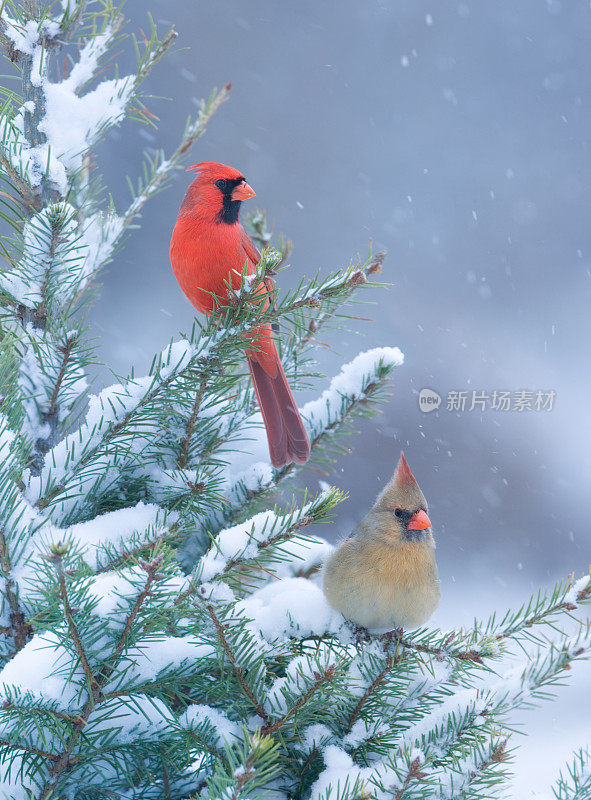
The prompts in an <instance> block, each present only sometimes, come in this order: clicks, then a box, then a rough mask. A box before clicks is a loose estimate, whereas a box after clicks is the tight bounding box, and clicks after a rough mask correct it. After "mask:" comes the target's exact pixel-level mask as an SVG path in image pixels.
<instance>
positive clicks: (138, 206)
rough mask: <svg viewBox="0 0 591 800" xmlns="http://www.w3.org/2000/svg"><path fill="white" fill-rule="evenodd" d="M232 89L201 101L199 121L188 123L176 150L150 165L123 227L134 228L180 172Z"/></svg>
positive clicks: (228, 85) (126, 212)
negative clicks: (175, 174)
mask: <svg viewBox="0 0 591 800" xmlns="http://www.w3.org/2000/svg"><path fill="white" fill-rule="evenodd" d="M231 88H232V87H231V84H229V83H228V84H227V85H226V86H224V88H223V89H221V90H220V91H219V92H218V91H217V90H216V89H214V91H213V92H212V94H211V95H210V97H209V99H208V100H207V101H202V104H201V110H200V112H199V114H198V116H197V119H196V120H195V121H194V122H192V121H191V120H190V119H189V120H188V121H187V124H186V126H185V131H184V133H183V136H182V139H181V141H180V143H179V145H178V146H177V148H176V150H175V151H174V152H173V153H172V154H171V155H170V156H169V157H168V158H166V159H165V158H164V156H163V155H161V156H160V157H159V159H158V161H159V163H158V162H156V161H155V162H152V163H150V173H149V175H148V176H147V177H146V178H145V180H144V181H141V182H140V183H139V185H138V190H137V193H136V195H135V197H134V199H133V201H132V202H131V204H130V205H129V206H128V208H127V209H126V211H124V212H123V214H122V217H121V219H122V222H123V227H124V228H128V227H129V226H130V225H131V223H132V222H133V221H134V219H135V218H136V217H137V216H138V215H139V214H140V212H141V210H142V208H143V207H144V206H145V204H146V203H147V201H148V200H149V199H150V198H151V197H153V196H154V195H155V194H156V193H157V192H158V191H159V190H160V189H161V188H162V186H163V185H164V184H165V182H166V180H167V178H168V177H169V176H170V174H171V172H173V171H174V170H176V169H180V167H181V165H182V160H183V157H184V156H185V154H186V153H187V152H188V151H189V150H190V148H191V147H192V146H193V145H194V144H195V142H196V141H197V139H199V138H200V137H201V136H202V135H203V134H204V133H205V130H206V127H207V124H208V123H209V122H210V120H211V118H212V117H213V115H214V114H215V112H216V111H217V110H218V109H219V107H220V106H221V105H222V103H224V102H225V101H226V100H227V99H228V95H229V92H230V89H231Z"/></svg>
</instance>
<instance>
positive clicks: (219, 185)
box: [215, 178, 226, 192]
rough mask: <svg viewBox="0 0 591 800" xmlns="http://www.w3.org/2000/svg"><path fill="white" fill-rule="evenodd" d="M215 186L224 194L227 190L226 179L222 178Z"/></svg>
mask: <svg viewBox="0 0 591 800" xmlns="http://www.w3.org/2000/svg"><path fill="white" fill-rule="evenodd" d="M215 185H216V186H217V187H218V189H220V190H221V191H222V192H223V191H224V189H225V188H226V181H225V179H224V178H220V179H219V181H216V182H215Z"/></svg>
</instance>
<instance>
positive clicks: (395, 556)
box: [323, 453, 440, 630]
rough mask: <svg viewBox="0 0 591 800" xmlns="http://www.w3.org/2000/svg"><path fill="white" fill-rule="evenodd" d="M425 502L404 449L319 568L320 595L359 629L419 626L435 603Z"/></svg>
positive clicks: (430, 534) (434, 567)
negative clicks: (375, 494) (368, 504)
mask: <svg viewBox="0 0 591 800" xmlns="http://www.w3.org/2000/svg"><path fill="white" fill-rule="evenodd" d="M427 510H428V507H427V501H426V500H425V497H424V495H423V493H422V491H421V490H420V488H419V485H418V483H417V482H416V480H415V477H414V475H413V474H412V472H411V471H410V467H409V466H408V464H407V463H406V459H405V457H404V453H401V454H400V460H399V462H398V466H397V467H396V471H395V472H394V475H393V476H392V479H391V481H390V483H388V485H387V486H386V487H385V488H384V489H383V490H382V492H381V493H380V494H379V496H378V498H377V500H376V502H375V504H374V506H373V508H372V509H371V510H370V512H369V513H368V514H367V516H366V517H365V518H364V519H363V520H362V521H361V522H360V523H359V525H358V526H357V528H355V530H354V531H353V533H352V534H351V535H350V536H349V538H348V539H345V541H344V542H342V543H341V544H340V545H339V546H338V547H337V548H336V549H335V550H334V551H333V553H332V554H331V555H330V556H329V558H328V560H327V562H326V565H325V567H324V574H323V588H324V593H325V595H326V598H327V600H328V602H329V603H330V605H331V606H332V607H333V608H336V609H337V610H338V611H340V612H341V614H342V615H343V616H344V617H346V618H347V619H349V620H351V621H352V622H355V623H356V624H357V625H360V626H362V627H364V628H386V629H388V630H392V629H393V628H399V627H402V628H409V627H410V628H412V627H416V626H417V625H422V624H423V623H424V622H426V621H427V620H428V619H429V617H430V616H431V614H433V612H434V611H435V609H436V608H437V606H438V605H439V597H440V590H439V578H438V576H437V564H436V563H435V541H434V539H433V532H432V530H431V521H430V519H429V517H428V516H427Z"/></svg>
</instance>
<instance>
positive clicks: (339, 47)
mask: <svg viewBox="0 0 591 800" xmlns="http://www.w3.org/2000/svg"><path fill="white" fill-rule="evenodd" d="M147 9H149V10H150V12H151V13H152V14H153V16H154V18H155V19H156V20H157V22H158V23H159V25H160V26H162V27H165V26H167V25H169V24H172V23H174V24H175V26H176V27H177V29H178V30H179V32H180V36H179V40H178V45H179V49H178V51H177V52H176V53H175V54H174V55H172V56H171V57H169V58H168V59H167V60H166V61H165V62H164V63H163V64H162V65H160V66H159V67H158V68H157V69H156V70H155V71H154V73H153V75H152V76H151V77H150V78H149V80H148V82H147V85H146V91H147V92H148V93H149V94H151V95H154V97H153V98H152V99H148V100H147V105H148V107H149V109H150V111H151V112H152V113H154V114H157V115H158V116H159V117H160V119H161V123H160V126H159V130H158V131H157V132H155V131H153V130H151V129H149V128H147V127H145V126H143V127H142V126H140V127H138V126H137V125H133V124H130V123H126V125H125V126H123V128H122V129H121V130H119V131H117V132H114V133H113V134H112V135H111V136H110V137H109V139H108V140H107V141H106V143H105V144H104V145H103V146H102V148H101V151H100V158H99V160H100V167H101V169H103V170H104V172H105V180H106V184H107V186H108V187H109V189H110V190H111V191H112V192H113V196H114V199H115V202H116V203H117V204H118V207H119V208H123V207H124V205H125V202H126V200H127V197H128V191H127V188H126V184H125V175H127V174H129V175H131V176H134V175H135V174H137V172H138V170H139V165H140V163H141V158H142V153H143V151H144V150H148V152H150V151H151V150H153V149H154V148H156V147H164V149H165V150H166V151H167V152H170V151H171V150H172V149H173V148H174V147H175V144H176V142H177V141H178V139H179V136H180V135H181V132H182V129H183V125H184V122H185V118H186V116H187V115H188V114H190V113H192V114H195V113H196V112H197V105H198V101H199V98H201V97H204V96H207V95H208V94H209V92H210V90H211V88H212V87H213V86H214V85H217V86H221V85H223V84H224V83H226V82H227V81H231V82H232V84H233V86H234V88H233V91H232V93H231V98H230V100H229V102H228V103H227V104H225V105H224V106H223V107H222V108H221V110H220V111H219V112H218V114H217V115H216V116H215V118H214V120H213V122H212V123H211V124H210V126H209V129H208V132H207V134H206V135H205V137H204V138H203V139H201V140H200V142H199V143H198V144H197V146H196V148H195V149H194V151H193V158H192V161H193V162H194V161H203V160H215V161H222V162H225V163H228V164H232V165H234V166H236V167H238V168H239V169H240V170H242V171H243V172H244V174H245V175H246V177H247V179H248V181H249V182H250V183H251V185H252V186H253V187H254V189H255V190H256V192H257V197H256V199H255V200H254V201H251V208H254V207H255V206H256V205H258V206H260V207H262V208H265V209H267V211H268V213H269V218H270V219H271V220H272V221H273V223H274V225H275V230H276V231H277V232H280V231H282V232H284V233H285V234H287V235H288V236H289V237H290V238H291V239H293V240H294V243H295V247H294V251H293V254H292V257H291V259H290V261H291V264H292V267H291V269H290V270H287V271H285V272H283V273H282V275H281V284H282V286H286V287H289V286H293V285H294V284H296V283H297V282H298V281H299V279H300V278H301V277H302V276H304V275H308V276H310V275H312V274H314V273H315V272H316V271H317V270H318V269H320V270H322V271H323V272H328V271H330V270H332V269H335V268H339V267H342V266H346V265H347V264H348V263H349V261H350V260H351V259H352V258H355V256H356V254H357V253H362V254H365V252H366V250H367V246H368V241H369V239H370V238H371V239H373V242H374V247H375V248H376V249H382V248H383V249H386V250H387V251H388V258H387V261H386V264H385V268H384V272H383V275H382V277H383V279H384V280H385V281H388V282H390V283H392V284H393V285H392V286H391V287H390V288H389V289H387V290H376V291H371V292H365V293H364V294H363V295H362V300H363V301H364V302H366V303H367V304H364V305H360V306H357V307H356V308H355V309H353V313H355V314H359V315H360V316H364V317H371V318H372V320H373V321H371V322H356V323H354V324H353V323H351V324H349V325H347V329H346V330H342V331H338V332H336V333H333V334H332V335H331V336H330V338H329V343H330V345H331V347H330V348H325V349H323V350H322V351H321V352H320V353H319V355H318V359H319V362H320V367H321V369H322V370H323V372H324V373H325V374H327V375H328V376H332V375H333V374H335V373H336V372H338V371H339V369H340V367H341V365H342V363H343V362H344V361H348V360H350V359H351V358H352V357H353V355H354V354H355V353H356V352H358V351H360V350H366V349H369V348H371V347H375V346H380V345H398V346H399V347H400V348H401V349H402V350H403V352H404V353H405V357H406V361H405V364H404V366H403V367H401V368H400V369H398V370H396V372H395V373H394V376H393V379H392V382H391V386H392V397H391V399H390V400H389V401H388V402H387V403H386V404H385V405H384V406H383V407H382V413H381V415H380V416H378V417H377V418H374V419H373V420H370V421H367V422H362V423H357V424H356V425H355V429H356V430H358V431H360V435H353V436H351V437H350V438H349V439H348V440H347V444H348V445H350V447H351V449H352V453H351V454H350V455H348V456H344V457H343V458H342V459H340V460H339V462H338V463H337V465H336V470H335V474H334V475H332V476H329V477H328V478H327V480H330V481H331V482H334V483H336V484H337V485H338V486H340V487H341V488H343V489H345V490H347V491H348V492H349V495H350V497H349V501H348V502H347V503H345V504H343V505H342V507H341V510H340V513H339V515H338V517H337V518H336V520H335V524H334V525H333V526H331V527H325V528H323V529H320V530H319V531H318V532H319V533H321V534H322V535H325V536H327V537H328V538H336V537H339V536H341V535H344V534H347V533H348V532H349V531H350V530H351V528H352V527H353V526H354V525H355V524H356V523H357V522H358V521H359V520H360V519H361V517H362V516H363V515H364V514H365V513H366V511H367V509H368V507H369V506H370V505H371V503H372V502H373V499H374V497H375V495H376V494H377V492H378V491H379V489H380V488H381V486H382V485H383V482H384V481H386V480H387V479H388V478H389V477H390V475H391V473H392V471H393V468H394V465H395V463H396V460H397V458H398V455H399V452H400V450H401V448H404V450H405V453H406V456H407V458H408V461H409V463H410V465H411V467H412V469H413V471H414V472H415V475H416V477H417V479H418V480H419V483H420V484H421V487H422V488H423V490H424V493H425V495H426V496H427V499H428V501H429V505H430V516H431V519H432V520H433V522H434V528H435V535H436V538H437V542H438V560H439V566H440V573H441V580H442V588H443V600H442V604H441V607H440V609H439V611H438V612H437V615H436V617H435V618H434V620H433V621H434V623H435V624H439V625H441V626H443V627H446V626H456V625H459V624H469V623H470V622H471V620H472V618H473V616H474V614H478V615H486V614H488V613H490V612H492V611H493V610H494V609H495V608H496V609H501V610H502V609H504V608H505V607H507V606H508V605H511V604H516V603H518V602H521V601H522V600H525V599H526V597H527V595H528V594H529V593H530V592H531V591H532V590H533V589H535V588H537V587H539V586H542V587H549V586H551V585H552V584H553V582H554V581H556V580H557V579H559V578H564V577H565V576H566V575H568V573H570V572H572V571H575V572H577V574H580V573H581V572H582V570H583V569H584V568H585V567H586V565H587V563H588V561H589V559H590V557H591V546H590V545H591V535H590V531H589V518H590V517H591V495H590V492H589V485H590V477H591V459H590V454H589V429H590V422H591V416H590V414H589V410H588V409H589V404H590V393H591V375H590V370H589V344H588V343H589V338H590V334H591V315H590V313H589V309H590V307H591V226H590V225H589V220H588V216H589V208H590V200H591V181H590V177H591V157H590V154H589V130H590V127H589V126H590V123H591V110H590V103H591V92H590V89H591V48H590V38H591V8H590V4H589V2H588V1H587V0H585V1H584V2H583V0H568V1H567V0H565V1H564V2H559V0H521V2H520V3H515V2H513V0H498V1H497V2H495V3H481V2H476V0H473V1H470V0H469V1H468V2H457V0H455V1H452V0H438V2H437V3H435V2H433V0H431V2H423V0H365V2H363V3H359V2H356V1H355V0H339V2H336V0H330V1H328V2H324V3H317V2H311V0H301V1H300V2H299V3H297V4H291V3H273V2H269V1H268V0H265V1H263V0H251V1H250V2H249V3H248V4H244V3H243V2H241V0H218V2H216V3H181V2H179V0H150V2H149V3H145V2H140V0H128V3H127V6H126V12H127V14H128V15H129V16H130V17H131V23H130V26H129V30H134V31H137V29H138V28H139V27H141V26H145V25H146V10H147ZM125 57H126V56H123V60H124V61H125ZM130 57H131V56H130ZM164 98H169V99H164ZM190 179H191V178H190V175H187V174H184V173H182V174H179V175H177V176H176V177H175V180H174V183H173V185H172V186H171V187H170V188H169V189H168V190H167V191H166V192H164V193H162V194H160V195H158V196H157V197H156V198H155V199H153V200H152V201H151V203H150V204H149V205H148V207H147V210H146V212H145V214H144V217H143V220H142V226H141V230H136V231H133V232H132V234H131V236H130V238H129V240H128V242H127V244H126V246H125V247H124V248H123V249H122V250H121V251H120V252H119V253H118V255H117V257H116V258H115V260H114V262H113V263H112V264H111V265H110V266H109V268H108V271H107V274H106V276H105V278H104V285H103V287H102V289H101V293H100V297H99V300H98V302H97V303H96V304H95V306H94V309H93V312H92V319H91V324H92V326H93V330H94V333H95V334H96V336H97V338H98V339H99V341H100V358H101V360H102V361H104V362H105V363H106V364H108V365H109V366H110V367H111V368H112V369H114V370H115V371H116V372H118V373H123V374H125V373H127V372H128V371H129V370H130V368H131V367H132V365H133V366H135V368H136V372H137V373H139V374H141V373H142V372H144V371H146V370H147V369H148V367H149V363H150V361H151V358H152V354H153V353H154V352H156V351H158V350H160V349H162V347H163V346H165V344H166V343H167V341H168V340H170V338H171V337H173V336H176V335H177V333H178V331H187V330H189V329H190V327H191V324H192V319H193V310H192V308H191V306H190V305H189V303H188V302H187V301H186V300H185V298H184V296H183V295H182V294H181V292H180V290H179V289H178V287H177V284H176V282H175V280H174V278H173V275H172V272H171V269H170V264H169V260H168V243H169V239H170V233H171V230H172V227H173V224H174V220H175V218H176V213H177V210H178V206H179V204H180V202H181V200H182V197H183V195H184V192H185V189H186V187H187V185H188V183H189V181H190ZM323 338H325V337H324V336H323ZM110 380H111V378H110V377H109V375H108V373H107V372H106V370H102V371H99V372H98V373H97V376H96V383H95V388H96V389H97V390H98V389H99V388H100V386H101V384H102V383H103V382H110ZM424 387H429V388H431V389H434V390H435V391H437V392H438V393H439V394H440V395H441V396H442V397H443V403H442V406H441V407H440V408H439V410H437V411H435V412H433V413H430V414H425V413H422V412H421V411H420V410H419V405H418V392H419V390H420V389H421V388H424ZM318 388H319V389H320V388H321V387H318ZM495 390H496V391H509V392H511V393H513V392H518V391H521V390H527V391H531V392H534V394H535V393H536V392H537V391H538V390H542V391H553V392H555V393H556V395H555V399H554V403H553V408H552V410H541V411H535V410H529V411H527V410H526V411H523V412H517V411H504V412H503V411H493V410H491V409H490V408H487V409H486V410H485V411H481V410H476V409H475V410H473V411H469V410H468V408H469V407H470V404H471V397H472V391H477V392H486V393H488V394H489V395H491V394H492V392H493V391H495ZM452 391H461V392H467V399H468V402H467V405H466V410H465V411H453V412H452V411H448V410H446V397H447V394H448V392H452ZM313 395H314V393H310V394H309V395H307V394H305V393H302V394H301V402H302V403H303V402H305V400H307V399H310V397H312V396H313ZM319 477H322V476H319V474H318V472H316V471H312V470H310V469H305V470H303V471H302V472H301V474H300V477H299V479H298V481H299V483H300V485H307V486H309V487H310V488H311V489H312V490H316V489H317V488H318V479H319ZM573 678H574V686H572V685H571V686H569V687H568V688H567V689H566V690H564V691H561V692H560V694H559V700H558V702H557V703H554V704H552V705H547V706H546V707H545V708H544V709H543V710H537V711H534V712H528V713H524V714H522V715H521V721H522V723H523V726H524V729H525V730H528V732H532V733H531V735H530V736H529V737H528V738H527V739H526V738H525V737H523V738H521V739H520V741H519V742H518V743H519V744H521V745H522V748H521V752H520V753H519V754H518V755H517V757H516V771H517V776H516V778H515V783H514V795H515V797H531V796H541V793H542V791H543V789H544V788H545V787H547V786H548V785H549V783H550V782H551V781H552V780H554V779H555V777H556V774H557V771H558V768H559V766H560V764H561V762H562V761H563V760H564V758H566V757H567V756H568V754H569V753H570V751H571V750H572V749H573V748H574V747H576V746H577V745H578V744H580V743H582V741H583V739H584V737H585V736H586V735H587V733H588V723H587V719H588V712H589V701H588V690H587V689H586V686H587V685H588V682H589V680H590V679H591V670H590V669H589V668H588V666H585V665H578V667H577V668H575V669H574V670H573ZM585 704H586V710H587V714H586V715H585V714H581V710H582V708H584V706H585ZM585 717H586V718H585Z"/></svg>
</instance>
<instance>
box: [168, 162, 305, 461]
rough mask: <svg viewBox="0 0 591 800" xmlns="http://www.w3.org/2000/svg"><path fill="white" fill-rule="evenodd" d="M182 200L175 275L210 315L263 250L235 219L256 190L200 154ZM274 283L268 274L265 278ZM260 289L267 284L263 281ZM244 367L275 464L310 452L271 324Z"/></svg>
mask: <svg viewBox="0 0 591 800" xmlns="http://www.w3.org/2000/svg"><path fill="white" fill-rule="evenodd" d="M189 169H196V170H198V175H197V178H196V179H195V180H194V181H193V183H192V184H191V185H190V186H189V188H188V190H187V193H186V195H185V199H184V200H183V203H182V205H181V208H180V211H179V214H178V217H177V221H176V225H175V227H174V230H173V232H172V239H171V242H170V261H171V264H172V269H173V271H174V274H175V276H176V279H177V281H178V282H179V285H180V287H181V289H182V290H183V292H184V293H185V294H186V295H187V297H188V298H189V300H190V301H191V303H192V304H193V305H194V306H195V308H197V309H199V311H201V312H203V313H204V314H211V313H212V312H213V311H216V310H218V309H219V308H220V307H222V306H224V305H228V304H229V302H230V300H229V298H228V288H229V285H231V287H232V289H239V288H240V282H241V273H242V272H243V270H244V266H245V265H247V270H246V273H247V275H253V274H254V273H255V266H256V264H258V262H259V260H260V257H261V254H260V253H259V251H258V250H257V248H256V247H255V246H254V244H253V242H252V241H251V239H250V237H249V236H248V234H247V233H246V231H245V230H244V228H243V227H242V225H241V224H240V222H239V219H238V216H239V213H240V205H241V203H242V201H243V200H248V198H249V197H254V194H255V193H254V191H253V190H252V189H251V187H250V186H249V185H248V183H247V182H246V179H245V178H244V175H242V174H241V173H240V172H239V171H238V170H236V169H233V168H232V167H227V166H226V165H224V164H217V163H215V162H213V161H204V162H202V163H200V164H194V165H193V166H192V167H189ZM265 282H266V283H267V282H268V284H269V285H270V286H271V287H272V284H271V282H270V280H269V281H265ZM261 290H264V287H261ZM248 340H249V342H250V344H249V345H246V348H245V349H246V356H247V360H248V368H249V370H250V374H251V376H252V382H253V384H254V389H255V392H256V396H257V400H258V402H259V406H260V408H261V413H262V416H263V421H264V423H265V428H266V429H267V439H268V442H269V453H270V456H271V462H272V463H273V466H274V467H282V466H284V465H286V464H290V463H291V462H292V461H295V463H296V464H304V463H305V462H306V461H307V460H308V458H309V456H310V440H309V439H308V434H307V433H306V429H305V428H304V423H303V422H302V418H301V417H300V414H299V412H298V407H297V405H296V403H295V400H294V398H293V395H292V393H291V389H290V388H289V384H288V382H287V378H286V377H285V372H284V371H283V367H282V366H281V361H280V360H279V354H278V352H277V348H276V347H275V341H274V340H273V333H272V330H271V326H270V325H268V324H267V325H261V327H260V328H257V329H256V330H254V331H253V334H252V336H249V337H248Z"/></svg>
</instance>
